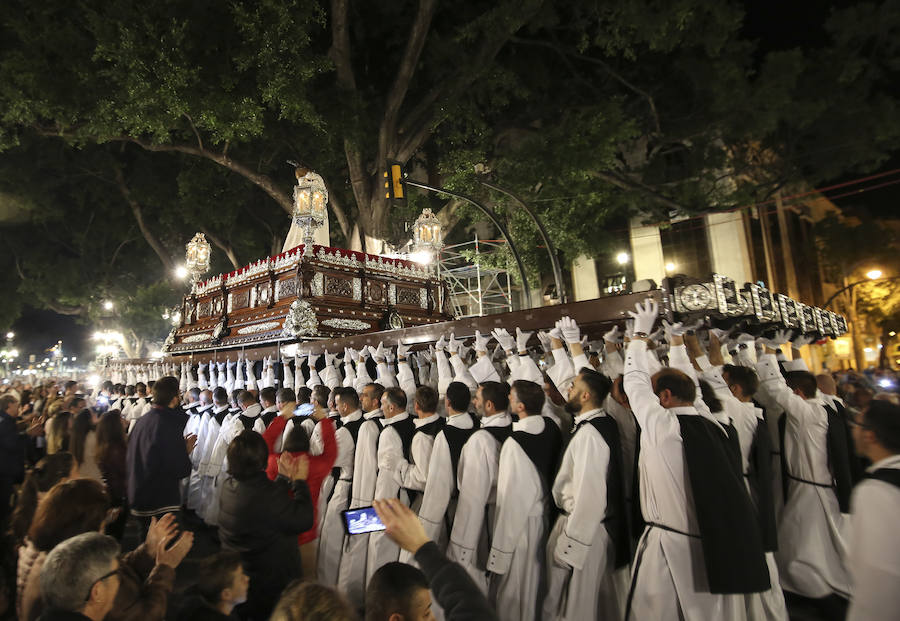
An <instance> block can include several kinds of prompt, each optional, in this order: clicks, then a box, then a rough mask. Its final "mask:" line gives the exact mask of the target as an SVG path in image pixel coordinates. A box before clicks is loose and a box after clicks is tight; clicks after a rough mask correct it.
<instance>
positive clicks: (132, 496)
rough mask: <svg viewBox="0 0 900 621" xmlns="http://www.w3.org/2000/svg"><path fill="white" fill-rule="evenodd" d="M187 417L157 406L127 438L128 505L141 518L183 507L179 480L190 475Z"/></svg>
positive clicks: (135, 426) (175, 410)
mask: <svg viewBox="0 0 900 621" xmlns="http://www.w3.org/2000/svg"><path fill="white" fill-rule="evenodd" d="M185 423H187V414H185V413H184V411H183V410H182V409H181V408H175V409H170V408H163V407H160V406H158V405H154V406H153V407H152V408H150V411H149V412H147V413H146V414H145V415H144V416H142V417H141V418H139V419H138V420H137V422H136V423H135V424H134V429H132V431H131V437H130V438H129V439H128V455H127V460H126V461H127V465H128V502H129V504H130V506H131V512H132V513H133V514H135V515H138V516H151V515H160V514H162V513H166V512H169V511H178V510H179V509H180V508H181V490H180V487H179V481H180V480H181V479H183V478H184V477H186V476H188V475H190V473H191V460H190V457H188V454H187V451H186V450H185V446H184V435H183V433H184V425H185Z"/></svg>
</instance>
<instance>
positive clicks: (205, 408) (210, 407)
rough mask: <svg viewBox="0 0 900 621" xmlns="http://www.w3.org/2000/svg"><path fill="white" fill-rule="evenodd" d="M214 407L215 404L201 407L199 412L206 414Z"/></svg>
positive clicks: (198, 409)
mask: <svg viewBox="0 0 900 621" xmlns="http://www.w3.org/2000/svg"><path fill="white" fill-rule="evenodd" d="M214 405H215V404H214V403H208V404H206V405H201V406H200V407H199V408H197V412H198V413H200V412H206V411H207V410H211V409H212V408H213V406H214Z"/></svg>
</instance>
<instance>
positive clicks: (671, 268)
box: [666, 261, 676, 273]
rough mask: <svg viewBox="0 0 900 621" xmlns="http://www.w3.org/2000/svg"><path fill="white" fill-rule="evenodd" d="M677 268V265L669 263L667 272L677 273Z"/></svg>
mask: <svg viewBox="0 0 900 621" xmlns="http://www.w3.org/2000/svg"><path fill="white" fill-rule="evenodd" d="M675 267H676V266H675V264H674V263H672V262H671V261H670V262H668V263H666V271H667V272H670V273H671V272H674V271H675Z"/></svg>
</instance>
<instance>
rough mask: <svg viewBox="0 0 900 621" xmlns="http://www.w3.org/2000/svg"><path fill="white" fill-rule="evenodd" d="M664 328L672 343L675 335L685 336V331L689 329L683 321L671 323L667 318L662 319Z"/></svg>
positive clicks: (667, 337)
mask: <svg viewBox="0 0 900 621" xmlns="http://www.w3.org/2000/svg"><path fill="white" fill-rule="evenodd" d="M662 325H663V330H665V332H666V340H667V341H668V342H669V343H671V342H672V337H673V336H684V333H685V332H687V331H688V329H687V328H686V327H685V326H684V324H683V323H682V322H680V321H679V322H678V323H669V322H668V321H666V320H665V319H663V320H662Z"/></svg>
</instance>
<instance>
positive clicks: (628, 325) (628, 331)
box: [623, 319, 634, 341]
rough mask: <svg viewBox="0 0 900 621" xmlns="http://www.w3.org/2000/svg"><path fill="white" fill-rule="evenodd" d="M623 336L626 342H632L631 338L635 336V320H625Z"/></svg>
mask: <svg viewBox="0 0 900 621" xmlns="http://www.w3.org/2000/svg"><path fill="white" fill-rule="evenodd" d="M623 336H624V338H625V340H626V341H630V340H631V337H633V336H634V319H626V320H625V334H624V335H623Z"/></svg>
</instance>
